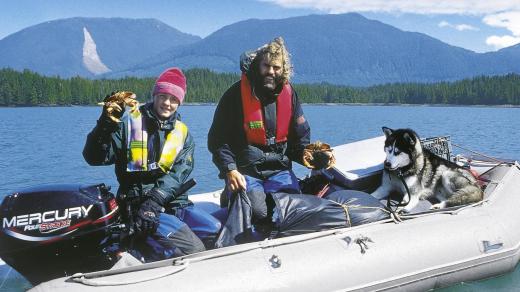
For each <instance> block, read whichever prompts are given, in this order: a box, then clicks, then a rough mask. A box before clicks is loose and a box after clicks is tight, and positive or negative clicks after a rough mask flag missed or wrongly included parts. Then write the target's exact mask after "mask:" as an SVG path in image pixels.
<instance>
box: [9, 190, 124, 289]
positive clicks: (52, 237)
mask: <svg viewBox="0 0 520 292" xmlns="http://www.w3.org/2000/svg"><path fill="white" fill-rule="evenodd" d="M119 218H120V215H119V212H118V205H117V203H116V200H115V196H114V194H112V193H111V192H109V188H107V187H106V186H105V185H104V184H98V185H89V186H83V185H78V184H67V185H64V184H60V185H47V186H37V187H32V188H28V189H24V190H22V191H19V192H15V193H13V194H11V195H8V196H6V197H5V198H4V200H3V202H2V205H1V207H0V220H1V222H2V229H1V232H0V257H1V258H2V259H3V260H4V261H5V262H6V263H7V264H8V265H10V266H11V267H13V268H14V269H16V270H17V271H18V272H19V273H20V274H22V275H23V276H24V277H26V278H27V280H29V281H30V282H31V283H32V284H38V283H40V282H43V281H47V280H50V279H53V278H57V277H63V276H67V275H71V274H73V273H76V272H88V271H92V270H99V269H108V268H110V267H111V266H112V265H113V263H114V261H115V259H113V258H111V257H110V256H109V255H108V253H107V252H106V248H107V244H108V243H109V242H110V240H109V239H110V238H109V237H110V236H111V234H110V232H109V231H110V228H111V227H112V226H115V225H116V224H117V223H118V221H119Z"/></svg>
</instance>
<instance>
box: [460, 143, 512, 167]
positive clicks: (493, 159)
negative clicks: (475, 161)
mask: <svg viewBox="0 0 520 292" xmlns="http://www.w3.org/2000/svg"><path fill="white" fill-rule="evenodd" d="M451 145H453V146H455V147H457V148H460V149H462V150H464V151H468V152H471V153H473V154H477V155H479V156H482V157H485V158H488V159H491V160H492V161H494V162H498V163H508V162H507V161H503V160H500V159H498V158H495V157H492V156H489V155H485V154H482V153H480V152H477V151H474V150H471V149H468V148H465V147H462V146H460V145H457V144H455V143H451Z"/></svg>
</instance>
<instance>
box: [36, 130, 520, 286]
mask: <svg viewBox="0 0 520 292" xmlns="http://www.w3.org/2000/svg"><path fill="white" fill-rule="evenodd" d="M382 142H383V138H381V137H379V138H375V139H370V140H365V141H361V142H357V143H352V144H346V145H342V146H339V147H336V148H335V152H336V157H337V158H338V164H337V166H336V168H335V169H334V170H333V172H334V175H335V176H336V178H338V177H340V178H341V179H342V180H343V182H342V184H343V185H345V186H347V187H351V188H354V189H360V190H366V189H368V188H369V187H370V186H371V187H372V189H373V188H374V187H376V186H377V183H378V181H379V180H380V173H381V162H382V161H383V160H384V153H383V151H382V149H383V146H382ZM478 171H479V172H480V173H481V174H482V175H481V178H482V179H483V180H485V181H486V187H485V197H484V200H483V201H482V202H479V203H477V204H473V205H468V206H463V207H459V208H455V209H443V210H438V211H426V212H422V213H418V214H412V215H408V216H406V217H404V216H403V217H402V218H401V219H403V220H402V222H399V221H393V220H385V221H379V222H375V223H370V224H367V225H362V226H357V227H352V228H344V229H335V230H328V231H322V232H316V233H310V234H304V235H297V236H292V237H286V238H280V239H274V240H265V241H261V242H254V243H248V244H242V245H237V246H232V247H226V248H222V249H218V250H210V251H206V252H202V253H199V254H193V255H189V256H185V257H182V258H177V259H172V260H166V261H161V262H155V263H149V264H139V263H137V264H135V265H133V264H132V263H131V261H130V263H126V264H121V265H122V266H125V265H126V266H125V267H122V268H117V267H114V268H113V269H112V270H109V271H100V272H95V273H89V274H77V275H75V276H73V277H65V278H60V279H55V280H52V281H49V282H46V283H42V284H40V285H38V286H36V287H34V288H33V289H31V291H110V292H114V291H125V292H130V291H378V290H385V291H387V290H390V291H392V290H395V291H424V290H429V289H434V288H440V287H446V286H450V285H453V284H456V283H459V282H463V281H464V282H465V281H472V280H478V279H483V278H489V277H494V276H497V275H501V274H504V273H507V272H510V271H512V270H513V269H514V267H515V266H516V264H517V263H518V260H519V257H520V232H519V230H520V211H519V210H520V188H519V184H520V165H519V164H518V163H517V162H514V163H503V164H499V165H496V164H495V165H494V166H493V165H479V168H478ZM218 194H219V192H216V193H207V194H201V195H197V196H192V197H191V199H194V200H195V201H197V202H196V204H197V205H198V206H199V207H202V208H210V209H211V208H213V207H216V206H217V205H216V203H217V202H218V201H219V195H218Z"/></svg>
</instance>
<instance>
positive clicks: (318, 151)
mask: <svg viewBox="0 0 520 292" xmlns="http://www.w3.org/2000/svg"><path fill="white" fill-rule="evenodd" d="M302 160H303V165H305V166H306V167H307V168H311V169H328V168H331V167H332V166H334V163H336V158H335V157H334V154H332V148H330V145H329V144H327V143H322V142H320V141H316V142H314V143H312V144H309V145H307V146H306V147H305V149H304V150H303V159H302Z"/></svg>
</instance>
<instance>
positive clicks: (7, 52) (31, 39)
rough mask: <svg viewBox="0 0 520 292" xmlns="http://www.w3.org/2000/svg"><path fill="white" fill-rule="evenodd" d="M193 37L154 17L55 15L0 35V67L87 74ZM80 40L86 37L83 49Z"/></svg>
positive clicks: (115, 67)
mask: <svg viewBox="0 0 520 292" xmlns="http://www.w3.org/2000/svg"><path fill="white" fill-rule="evenodd" d="M84 29H85V30H86V31H87V33H85V32H84ZM87 34H88V36H87ZM199 40H200V37H197V36H193V35H189V34H186V33H183V32H180V31H178V30H177V29H174V28H172V27H170V26H168V25H166V24H164V23H162V22H160V21H158V20H155V19H124V18H81V17H77V18H69V19H61V20H55V21H49V22H45V23H42V24H38V25H35V26H31V27H29V28H26V29H23V30H21V31H19V32H17V33H14V34H11V35H9V36H7V37H5V38H4V39H2V40H0V68H3V67H10V68H13V69H17V70H23V69H31V70H33V71H36V72H39V73H42V74H45V75H60V76H63V77H70V76H76V75H79V76H84V77H93V76H95V75H96V74H100V73H105V72H108V71H110V70H113V71H118V70H122V69H124V68H127V67H129V66H132V65H133V64H136V63H138V62H141V61H143V60H144V59H146V58H149V56H152V55H156V54H158V53H159V52H161V51H163V50H166V49H169V48H171V47H174V46H178V45H186V44H190V43H193V42H196V41H199ZM85 41H88V42H90V43H88V44H87V48H85V45H86V43H85ZM92 49H94V50H92ZM85 50H86V51H87V52H85ZM89 50H90V51H89Z"/></svg>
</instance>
